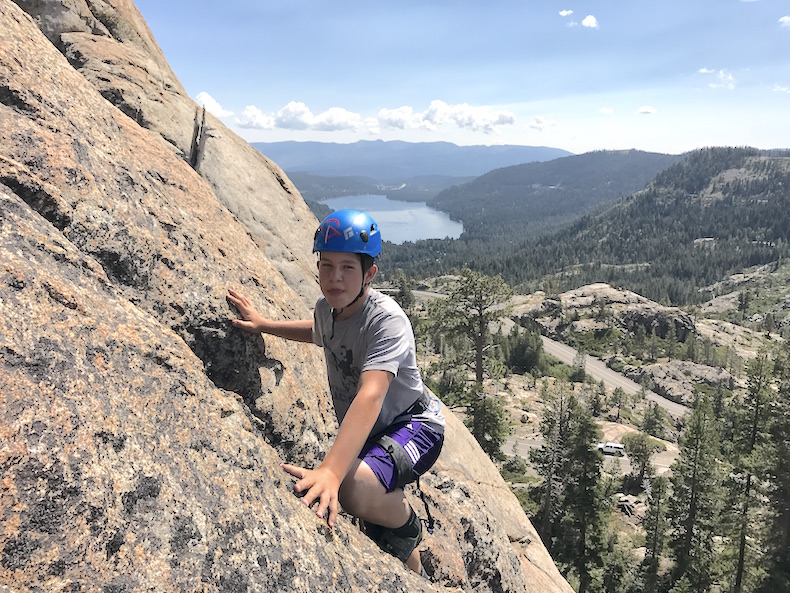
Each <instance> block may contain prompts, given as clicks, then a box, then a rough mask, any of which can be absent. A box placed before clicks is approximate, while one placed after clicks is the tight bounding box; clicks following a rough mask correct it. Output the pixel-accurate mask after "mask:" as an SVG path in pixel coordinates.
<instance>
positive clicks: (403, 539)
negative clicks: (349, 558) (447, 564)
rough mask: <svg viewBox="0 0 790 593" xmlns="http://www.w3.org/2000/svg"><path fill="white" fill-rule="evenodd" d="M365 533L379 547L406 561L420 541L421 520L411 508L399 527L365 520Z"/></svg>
mask: <svg viewBox="0 0 790 593" xmlns="http://www.w3.org/2000/svg"><path fill="white" fill-rule="evenodd" d="M365 533H367V535H368V537H369V538H370V539H372V540H373V541H374V542H376V545H378V547H379V548H381V549H382V550H384V551H385V552H387V553H388V554H391V555H393V556H395V558H398V559H399V560H400V561H401V562H406V560H408V558H409V556H411V553H412V552H413V551H414V549H415V548H416V547H417V546H418V545H419V544H420V542H421V541H422V521H420V518H419V517H418V516H417V513H415V512H414V509H412V511H411V516H410V517H409V520H408V521H406V523H405V524H404V525H402V526H401V527H397V528H394V529H392V528H390V527H382V526H381V525H374V524H373V523H367V522H366V523H365Z"/></svg>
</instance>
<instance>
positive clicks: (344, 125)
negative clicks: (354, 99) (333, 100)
mask: <svg viewBox="0 0 790 593" xmlns="http://www.w3.org/2000/svg"><path fill="white" fill-rule="evenodd" d="M360 127H362V117H361V116H360V115H359V114H358V113H353V112H351V111H347V110H345V109H343V108H342V107H331V108H330V109H327V110H326V111H324V112H323V113H322V114H320V115H317V116H316V117H314V118H313V121H312V122H311V124H310V128H311V129H313V130H320V131H323V132H334V131H337V130H358V129H359V128H360Z"/></svg>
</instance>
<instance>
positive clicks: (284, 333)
mask: <svg viewBox="0 0 790 593" xmlns="http://www.w3.org/2000/svg"><path fill="white" fill-rule="evenodd" d="M225 298H226V299H227V300H228V302H229V303H230V304H231V305H233V306H234V307H236V310H237V311H238V312H239V318H238V319H234V320H233V325H234V326H235V327H238V328H240V329H243V330H244V331H248V332H250V333H253V334H258V333H264V334H271V335H273V336H277V337H278V338H285V339H286V340H295V341H297V342H312V341H313V320H312V319H298V320H295V321H275V320H273V319H267V318H265V317H262V316H261V314H260V313H258V312H257V311H256V310H255V308H254V307H253V306H252V303H250V301H249V300H247V298H245V297H244V296H242V295H241V294H239V293H238V292H236V291H235V290H232V289H228V295H227V296H226V297H225Z"/></svg>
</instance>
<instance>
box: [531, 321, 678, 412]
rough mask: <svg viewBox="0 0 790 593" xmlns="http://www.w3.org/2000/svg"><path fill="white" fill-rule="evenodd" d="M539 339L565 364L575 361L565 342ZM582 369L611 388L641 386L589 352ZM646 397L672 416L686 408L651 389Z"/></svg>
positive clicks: (630, 389)
mask: <svg viewBox="0 0 790 593" xmlns="http://www.w3.org/2000/svg"><path fill="white" fill-rule="evenodd" d="M541 339H542V340H543V349H544V350H545V351H546V352H548V353H549V354H551V355H552V356H554V357H555V358H558V359H560V360H561V361H562V362H564V363H565V364H570V365H572V364H573V363H574V362H575V360H576V356H577V354H578V353H577V351H576V350H574V349H573V348H571V347H570V346H566V345H565V344H561V343H559V342H555V341H554V340H552V339H550V338H547V337H546V336H541ZM584 370H585V372H586V373H587V374H588V375H590V376H591V377H592V378H593V379H595V380H596V381H603V382H604V385H606V386H607V387H610V388H612V389H615V388H617V387H620V388H621V389H622V390H623V391H625V392H626V393H628V394H630V395H633V394H635V393H638V392H639V390H640V389H641V386H640V385H639V384H638V383H635V382H634V381H631V379H629V378H628V377H625V376H624V375H621V374H620V373H617V372H615V371H613V370H612V369H610V368H609V367H607V366H606V365H605V364H604V363H602V362H601V361H600V360H598V359H597V358H593V357H592V356H590V355H589V354H588V355H586V357H585V361H584ZM647 398H648V399H649V400H652V401H654V402H656V403H657V404H658V405H660V406H661V407H662V408H664V409H665V410H666V411H667V412H669V414H670V415H672V417H675V418H676V417H680V416H683V415H684V414H685V413H686V410H687V408H686V407H685V406H683V405H681V404H678V403H675V402H673V401H670V400H668V399H666V398H665V397H661V396H660V395H658V394H657V393H655V392H653V391H648V392H647Z"/></svg>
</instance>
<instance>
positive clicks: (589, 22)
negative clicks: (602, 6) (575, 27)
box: [582, 14, 598, 29]
mask: <svg viewBox="0 0 790 593" xmlns="http://www.w3.org/2000/svg"><path fill="white" fill-rule="evenodd" d="M582 27H588V28H590V29H597V28H598V19H597V18H595V17H594V16H593V15H591V14H588V15H587V16H586V17H584V20H583V21H582Z"/></svg>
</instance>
